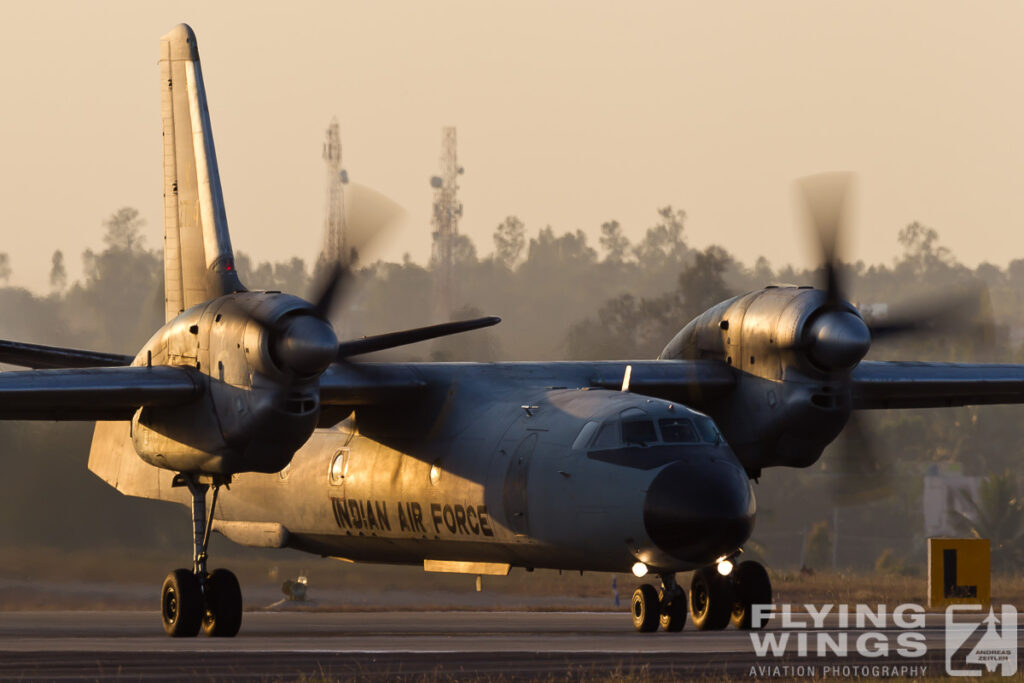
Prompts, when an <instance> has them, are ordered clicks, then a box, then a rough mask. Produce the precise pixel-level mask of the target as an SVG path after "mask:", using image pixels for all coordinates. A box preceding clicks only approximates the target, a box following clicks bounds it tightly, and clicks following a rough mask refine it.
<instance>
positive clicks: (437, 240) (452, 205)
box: [430, 126, 463, 320]
mask: <svg viewBox="0 0 1024 683" xmlns="http://www.w3.org/2000/svg"><path fill="white" fill-rule="evenodd" d="M462 172H463V169H462V168H461V167H460V166H459V162H458V157H457V155H456V152H455V128H454V127H451V126H449V127H445V128H442V129H441V164H440V174H439V175H436V176H433V177H432V178H431V179H430V186H431V187H432V188H434V217H433V221H432V223H433V226H434V233H433V235H434V245H433V253H432V254H431V261H432V262H433V265H434V268H435V269H436V270H437V274H438V281H437V307H438V313H439V315H440V316H441V319H443V320H449V319H451V314H452V302H453V301H454V299H455V273H454V270H455V253H454V252H455V244H456V241H457V239H458V235H459V217H461V216H462V204H461V203H459V175H460V174H462Z"/></svg>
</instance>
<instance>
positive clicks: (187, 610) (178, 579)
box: [160, 569, 203, 638]
mask: <svg viewBox="0 0 1024 683" xmlns="http://www.w3.org/2000/svg"><path fill="white" fill-rule="evenodd" d="M202 618H203V593H202V590H201V589H200V587H199V579H197V578H196V575H195V574H193V573H192V572H191V571H189V570H188V569H175V570H174V571H173V572H171V573H170V574H168V575H167V578H166V579H164V584H163V586H162V587H161V589H160V619H161V621H163V625H164V631H166V632H167V635H169V636H171V637H172V638H193V637H195V636H196V635H198V634H199V625H200V622H201V621H202Z"/></svg>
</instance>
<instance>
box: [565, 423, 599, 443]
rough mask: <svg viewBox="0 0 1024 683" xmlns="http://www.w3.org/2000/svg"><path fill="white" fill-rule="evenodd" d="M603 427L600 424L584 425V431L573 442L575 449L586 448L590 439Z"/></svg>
mask: <svg viewBox="0 0 1024 683" xmlns="http://www.w3.org/2000/svg"><path fill="white" fill-rule="evenodd" d="M600 426H601V423H600V422H588V423H587V424H585V425H583V429H581V430H580V433H579V436H577V437H576V440H575V441H573V442H572V447H573V448H585V447H586V445H587V443H588V442H589V441H590V439H591V438H592V437H593V436H594V432H596V431H597V428H598V427H600Z"/></svg>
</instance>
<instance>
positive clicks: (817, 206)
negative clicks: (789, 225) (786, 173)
mask: <svg viewBox="0 0 1024 683" xmlns="http://www.w3.org/2000/svg"><path fill="white" fill-rule="evenodd" d="M852 179H853V175H852V174H851V173H823V174H820V175H815V176H809V177H807V178H803V179H802V180H800V181H799V182H798V184H799V188H800V194H801V195H802V197H803V200H804V206H805V208H806V210H807V218H808V221H809V223H810V228H811V231H812V232H813V233H814V235H815V237H816V238H817V240H818V244H819V246H820V247H821V258H822V267H823V268H824V270H825V283H824V284H825V287H824V289H825V295H826V306H828V307H829V308H834V307H836V306H838V305H839V304H840V302H842V301H845V298H844V296H843V286H842V282H841V281H840V276H839V272H838V266H839V263H840V257H839V240H840V237H841V236H842V229H843V215H844V213H845V206H846V197H847V195H848V193H849V188H850V185H851V183H852Z"/></svg>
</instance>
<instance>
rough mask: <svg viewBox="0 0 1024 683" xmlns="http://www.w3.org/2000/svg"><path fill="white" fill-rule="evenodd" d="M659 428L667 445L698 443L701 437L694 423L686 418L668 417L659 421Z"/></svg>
mask: <svg viewBox="0 0 1024 683" xmlns="http://www.w3.org/2000/svg"><path fill="white" fill-rule="evenodd" d="M658 427H660V428H661V438H663V439H664V440H665V443H697V442H698V441H700V437H699V436H698V435H697V430H696V429H695V428H694V426H693V423H692V422H690V421H689V420H688V419H686V418H685V417H668V418H665V419H663V420H658Z"/></svg>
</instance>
